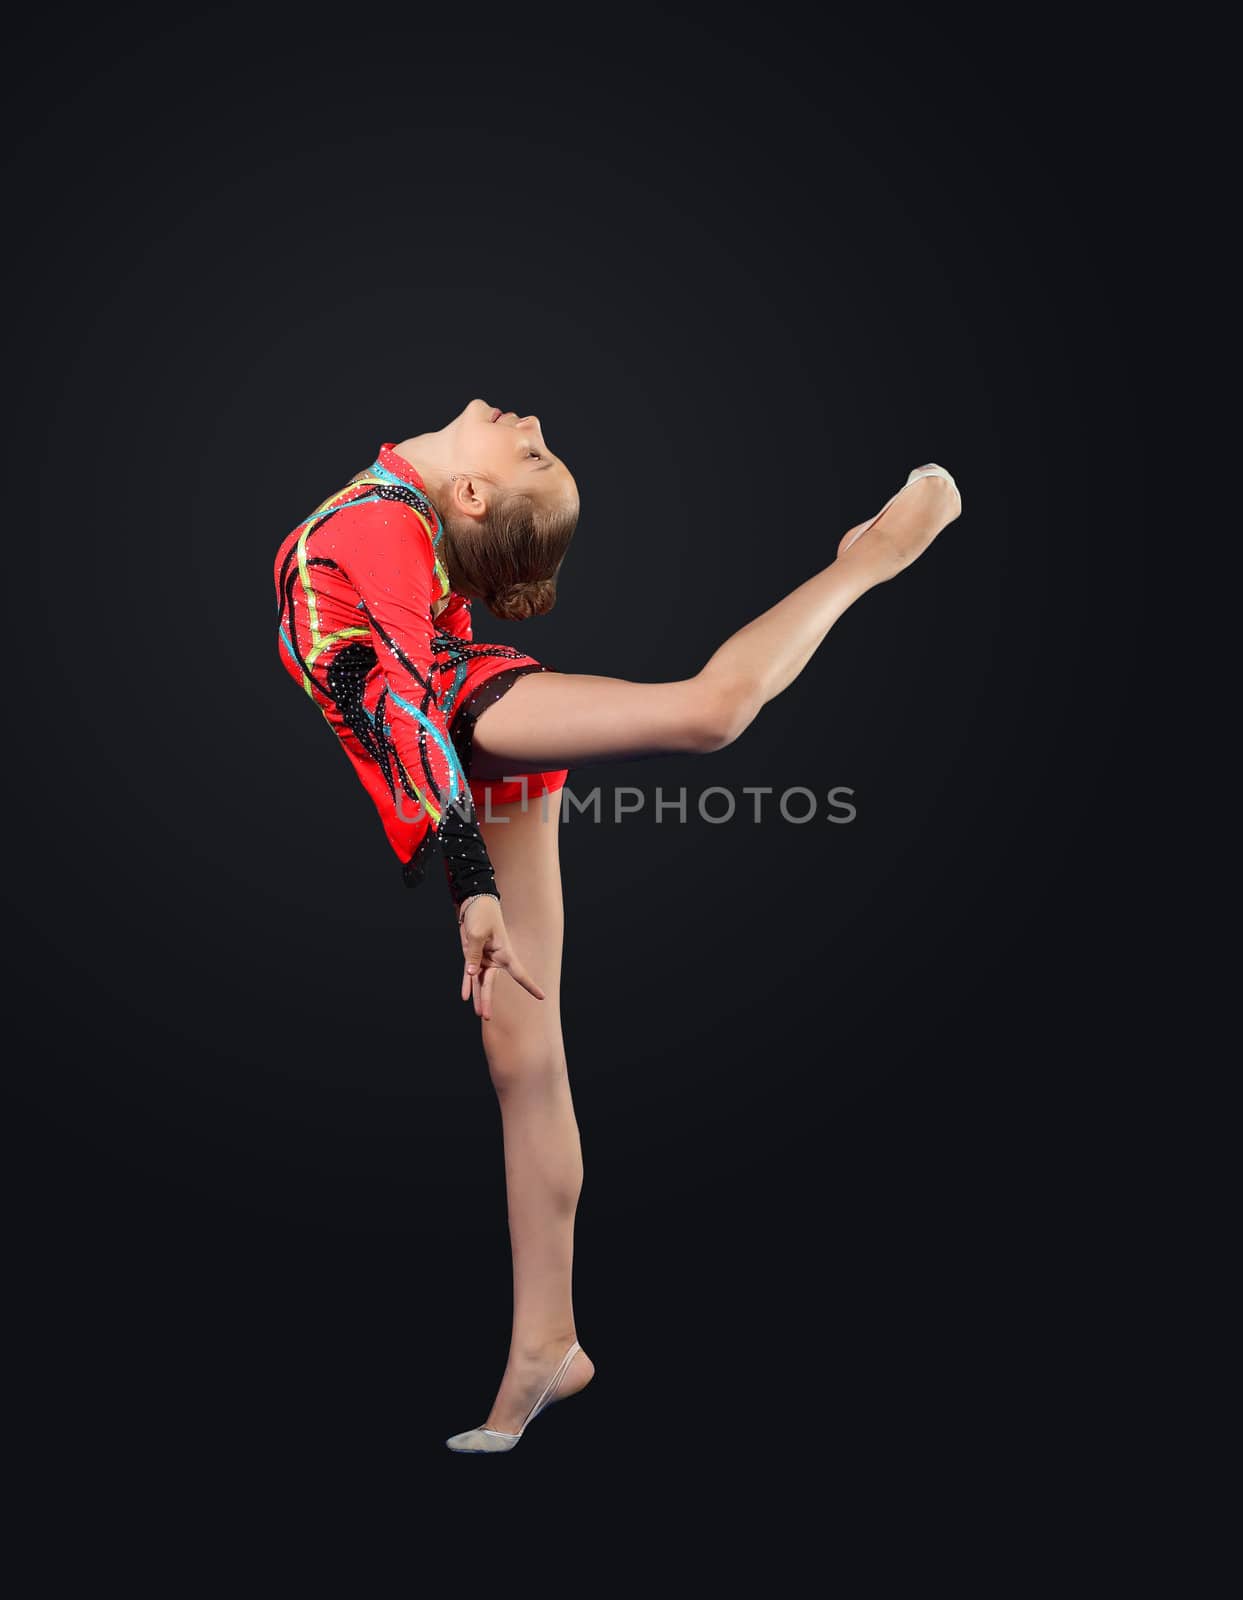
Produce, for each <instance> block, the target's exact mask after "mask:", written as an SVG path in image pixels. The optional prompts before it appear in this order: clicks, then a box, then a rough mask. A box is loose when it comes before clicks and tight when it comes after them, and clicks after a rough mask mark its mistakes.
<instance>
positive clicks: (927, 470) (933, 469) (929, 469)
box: [837, 461, 962, 556]
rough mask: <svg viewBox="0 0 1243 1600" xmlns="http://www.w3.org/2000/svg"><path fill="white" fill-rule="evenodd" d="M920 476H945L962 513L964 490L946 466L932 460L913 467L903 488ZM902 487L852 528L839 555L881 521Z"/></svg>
mask: <svg viewBox="0 0 1243 1600" xmlns="http://www.w3.org/2000/svg"><path fill="white" fill-rule="evenodd" d="M920 478H944V479H945V481H946V483H948V484H949V486H950V488H951V489H953V491H954V493H955V494H956V495H957V496H958V514H959V516H961V515H962V490H961V489H960V488H959V487H958V485H957V484H956V483H955V482H954V480H953V478H952V477H951V476H950V474H949V473H948V472H947V471H946V470H945V468H944V467H939V466H937V464H936V462H935V461H930V462H928V464H927V465H926V466H923V467H912V468H911V471H910V474H909V476H908V477H907V480H906V482H905V483H904V484H903V485H902V489H909V488H910V486H911V484H913V483H915V482H917V480H918V479H920ZM902 489H899V490H898V494H891V495H890V496H889V498H888V500H886V501H885V503H884V505H883V506H882V507H881V508H880V510H879V511H878V512H877V513H876V515H875V516H874V517H869V519H868V520H867V521H866V522H865V523H863V524H862V525H861V526H860V527H858V528H852V529H851V531H850V532H849V533H848V534H847V535H846V537H845V538H844V539H843V540H842V542H841V544H840V545H839V546H838V550H837V553H838V555H839V556H844V555H845V554H846V552H847V550H849V549H850V547H851V545H852V544H855V543H856V542H857V541H858V540H859V539H862V537H863V535H864V534H865V533H866V532H867V531H868V529H869V528H870V527H871V526H872V524H873V523H875V522H879V521H880V519H881V518H882V517H883V516H884V515H885V512H886V511H888V510H889V507H890V506H891V505H892V504H893V503H894V501H895V500H896V499H897V498H898V495H899V494H901V493H902Z"/></svg>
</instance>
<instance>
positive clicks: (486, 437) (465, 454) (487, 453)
mask: <svg viewBox="0 0 1243 1600" xmlns="http://www.w3.org/2000/svg"><path fill="white" fill-rule="evenodd" d="M445 433H446V434H447V435H448V440H449V443H450V447H451V448H450V454H451V457H452V470H453V471H454V472H458V473H461V474H463V475H465V476H469V475H470V473H472V472H478V473H481V474H484V475H486V477H487V478H488V479H489V480H490V481H491V482H493V483H497V484H500V485H501V486H502V487H504V488H506V489H510V490H518V489H522V490H525V491H526V492H527V493H528V494H531V495H534V496H535V498H536V499H537V500H541V501H543V502H545V503H546V504H548V505H553V504H556V503H559V502H565V501H569V500H573V499H576V498H577V494H578V490H577V487H576V485H575V483H574V477H573V474H572V473H571V472H570V469H569V468H568V467H567V466H566V464H565V462H564V461H562V460H561V458H560V456H557V455H554V454H553V452H552V451H551V450H550V449H549V448H548V446H547V444H546V443H545V441H544V434H543V430H542V429H541V428H540V420H539V418H538V417H534V416H531V417H520V416H518V415H517V413H516V412H513V411H502V410H501V408H500V407H499V406H490V405H489V404H488V402H487V401H486V400H471V401H469V402H468V403H467V404H466V406H465V407H464V408H463V409H462V411H460V412H459V413H458V415H457V416H456V417H455V418H454V419H453V421H452V422H451V423H450V424H449V426H448V428H446V429H445Z"/></svg>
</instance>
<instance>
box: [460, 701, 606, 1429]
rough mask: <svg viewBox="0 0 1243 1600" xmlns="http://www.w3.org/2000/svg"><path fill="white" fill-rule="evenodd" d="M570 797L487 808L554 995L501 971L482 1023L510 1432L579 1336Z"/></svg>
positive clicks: (586, 1371) (515, 915)
mask: <svg viewBox="0 0 1243 1600" xmlns="http://www.w3.org/2000/svg"><path fill="white" fill-rule="evenodd" d="M519 681H521V680H519ZM512 692H513V691H512V689H511V690H510V693H512ZM498 703H502V702H498ZM490 709H494V708H490ZM563 793H564V791H560V790H559V791H557V792H556V793H554V794H552V795H551V796H549V797H548V801H547V805H546V806H545V802H544V800H543V799H542V798H541V799H539V800H537V801H530V802H528V803H527V806H526V808H525V810H524V808H523V805H522V802H521V801H515V802H513V803H512V804H509V805H496V806H492V807H490V808H484V807H480V813H479V814H480V818H481V820H482V826H483V834H484V842H485V844H486V845H487V849H488V855H489V856H490V858H491V861H492V865H493V869H494V870H495V872H496V884H497V890H498V892H499V893H500V896H501V901H502V904H503V905H504V907H505V926H506V929H507V930H508V932H509V934H510V935H511V936H512V938H513V941H514V944H515V946H516V947H517V948H518V949H520V950H521V951H522V953H523V959H524V961H525V962H526V966H527V970H528V972H529V973H530V975H531V976H532V977H533V978H534V979H535V981H536V982H537V983H538V984H539V986H540V987H541V988H542V989H543V991H544V994H545V998H544V999H543V1000H536V999H535V998H534V996H533V995H530V994H528V993H527V991H526V990H525V989H523V988H522V987H521V986H520V985H519V984H517V983H515V982H514V981H513V979H512V978H509V977H508V976H506V974H505V973H503V972H498V973H497V975H496V978H495V980H494V983H495V987H494V988H493V991H492V1004H491V1010H492V1016H491V1019H490V1020H487V1021H483V1022H481V1024H480V1026H481V1028H482V1030H483V1047H484V1053H485V1054H486V1056H487V1059H488V1070H489V1072H490V1074H491V1077H492V1084H493V1087H494V1088H495V1090H496V1095H497V1099H498V1101H499V1103H500V1110H501V1123H502V1128H503V1132H504V1140H505V1183H506V1193H507V1196H508V1202H509V1236H510V1244H511V1247H512V1250H513V1269H514V1286H513V1293H514V1303H513V1326H512V1329H511V1333H510V1349H509V1361H508V1364H507V1366H506V1368H505V1373H504V1376H503V1377H502V1379H501V1386H500V1390H499V1392H498V1393H497V1396H496V1399H495V1400H494V1402H493V1404H492V1410H491V1412H490V1413H489V1415H488V1417H487V1418H486V1419H485V1421H484V1424H483V1426H485V1427H489V1428H498V1429H500V1430H502V1431H503V1432H506V1433H515V1432H517V1430H518V1429H519V1428H520V1427H521V1425H522V1422H523V1419H524V1418H525V1416H526V1414H527V1412H528V1410H529V1409H530V1407H531V1406H532V1405H533V1404H534V1403H535V1401H536V1400H537V1399H538V1398H539V1394H540V1391H541V1390H542V1389H543V1387H544V1385H545V1384H546V1383H547V1382H548V1379H549V1377H550V1376H551V1375H552V1374H553V1372H554V1371H555V1370H556V1366H557V1363H558V1362H559V1361H560V1359H561V1357H562V1356H564V1354H565V1352H566V1351H567V1350H568V1349H569V1347H570V1345H571V1344H572V1343H573V1342H574V1340H575V1339H576V1338H577V1337H578V1335H577V1331H576V1329H575V1323H574V1305H573V1294H572V1283H571V1279H572V1267H573V1258H574V1217H575V1212H576V1211H577V1208H578V1198H579V1194H580V1192H581V1190H582V1185H583V1157H582V1147H581V1143H580V1140H579V1132H578V1123H577V1121H576V1119H575V1116H574V1105H573V1101H572V1099H571V1096H570V1080H569V1073H568V1068H567V1063H566V1055H565V1043H564V1040H563V1038H562V1035H561V954H562V944H563V939H564V927H565V918H564V908H563V904H562V898H561V864H560V857H559V850H558V844H559V837H560V813H561V798H562V794H563ZM545 809H546V810H547V817H545V816H544V812H545ZM489 810H490V812H491V820H489V819H488V812H489ZM594 1371H595V1368H594V1366H593V1365H592V1362H591V1359H590V1357H589V1356H588V1355H587V1354H586V1352H585V1351H582V1350H580V1351H579V1352H578V1353H577V1354H576V1355H575V1357H574V1360H573V1361H572V1362H571V1364H570V1367H569V1369H568V1371H567V1372H566V1375H565V1377H564V1379H563V1380H562V1382H561V1384H560V1386H559V1388H558V1390H557V1397H558V1399H563V1398H565V1397H566V1396H568V1395H571V1394H574V1393H575V1392H577V1390H579V1389H581V1388H583V1387H584V1385H585V1384H587V1383H589V1382H590V1381H591V1377H592V1375H593V1373H594Z"/></svg>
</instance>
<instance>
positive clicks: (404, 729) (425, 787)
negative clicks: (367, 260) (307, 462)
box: [273, 444, 568, 905]
mask: <svg viewBox="0 0 1243 1600" xmlns="http://www.w3.org/2000/svg"><path fill="white" fill-rule="evenodd" d="M442 532H443V530H442V527H441V523H440V518H439V514H438V513H437V511H436V508H435V506H434V505H433V504H432V501H431V500H430V498H429V497H428V493H427V486H426V484H425V483H424V482H423V479H422V477H421V476H420V474H419V472H418V470H417V469H416V468H415V466H414V465H413V464H412V463H411V462H409V461H407V460H406V459H405V457H404V456H399V455H397V454H396V452H395V451H394V449H393V446H392V444H383V445H381V446H380V451H379V455H378V456H377V458H376V460H375V462H374V463H373V464H372V465H371V466H370V467H368V468H367V470H366V471H365V472H360V473H359V474H358V475H357V476H356V477H355V478H352V479H351V480H350V482H349V483H348V484H346V486H345V487H344V488H343V489H341V490H339V491H338V492H337V493H336V494H334V495H331V496H330V497H329V498H328V499H327V500H325V501H324V502H323V504H322V505H320V506H319V507H318V508H317V509H316V510H315V511H314V512H313V513H312V514H311V515H310V516H309V517H308V518H307V519H306V520H305V521H304V522H300V523H299V524H298V526H297V527H296V528H294V529H293V531H292V532H291V533H290V534H288V535H287V536H286V538H285V539H284V540H283V541H282V543H281V546H280V549H279V550H278V551H277V555H276V562H275V566H274V569H273V575H274V578H275V582H276V605H277V619H278V631H277V648H278V650H279V651H280V657H281V661H282V663H283V665H284V666H285V668H286V670H287V671H288V672H289V674H290V676H291V677H292V678H293V680H294V681H295V683H298V684H299V685H300V686H301V687H302V688H304V689H305V690H306V692H307V694H308V695H309V696H310V698H311V699H312V701H313V702H314V703H315V704H316V705H317V706H318V707H319V709H320V711H321V712H322V713H323V715H324V718H325V720H326V721H327V723H328V725H329V727H330V728H331V729H332V730H333V732H334V733H335V734H336V735H337V737H338V739H339V740H340V741H341V744H342V747H343V748H344V750H345V753H346V754H347V755H348V756H349V758H350V760H351V762H352V763H353V765H354V768H355V770H356V772H357V773H358V776H359V778H360V779H361V780H362V784H363V787H364V788H365V789H366V790H367V792H368V794H370V796H371V798H372V800H373V801H374V802H375V805H376V808H377V810H378V811H379V813H380V820H381V821H382V823H383V824H384V831H385V833H386V834H387V835H388V840H389V843H390V844H391V845H392V847H393V849H394V850H395V851H396V853H397V855H398V857H399V858H400V860H401V862H402V868H403V875H404V878H405V881H406V883H407V884H408V885H409V886H410V887H411V888H413V887H414V886H415V885H417V884H419V883H421V882H422V881H423V878H424V876H425V874H426V869H427V863H428V858H429V856H430V855H431V853H432V851H433V849H434V848H436V847H437V846H439V850H440V854H441V856H442V858H443V860H444V863H445V874H446V877H447V879H448V882H449V892H450V894H451V896H452V898H453V902H454V904H455V905H458V904H460V903H461V901H462V900H464V899H465V897H466V896H467V895H468V894H475V893H478V892H479V891H480V890H490V891H491V892H493V893H495V892H496V880H495V877H494V875H493V872H492V864H491V862H490V861H489V859H488V853H487V850H486V848H485V846H484V842H483V836H482V833H481V831H480V827H479V818H478V814H477V811H476V801H478V802H479V803H483V802H484V800H485V796H489V795H490V796H491V798H492V801H493V802H494V803H499V802H501V801H505V800H518V799H521V798H522V795H523V793H524V791H525V793H526V794H527V795H528V796H535V795H539V794H544V793H548V792H551V791H553V790H556V789H559V788H561V786H562V785H563V784H564V783H565V780H566V778H567V776H568V771H567V769H564V768H562V769H560V770H558V771H550V772H541V773H530V774H527V775H526V776H524V777H522V778H518V779H516V780H514V781H510V782H504V781H501V780H479V779H472V778H470V776H469V774H470V755H471V746H472V734H473V729H474V724H475V719H476V718H477V717H478V715H479V713H480V711H482V709H483V708H484V706H486V705H490V704H491V703H492V701H494V700H496V699H498V698H499V697H500V696H501V695H502V694H504V693H505V691H506V690H507V689H508V688H509V687H510V685H511V684H512V683H513V682H514V681H515V680H516V679H517V678H519V677H521V676H522V675H523V674H524V673H527V672H553V671H556V668H554V667H549V666H546V665H544V664H542V663H541V662H538V661H536V659H535V658H534V656H530V655H526V654H524V653H523V652H522V651H520V650H514V649H512V648H511V647H510V646H509V645H489V644H475V643H474V641H473V640H472V638H471V615H470V602H469V601H468V600H467V599H466V598H465V597H464V596H463V595H460V594H458V593H456V591H454V590H452V589H451V588H450V586H449V575H448V572H447V570H446V568H445V565H444V562H443V561H442V559H441V557H440V553H439V545H440V540H441V536H442Z"/></svg>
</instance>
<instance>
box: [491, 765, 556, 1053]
mask: <svg viewBox="0 0 1243 1600" xmlns="http://www.w3.org/2000/svg"><path fill="white" fill-rule="evenodd" d="M564 793H565V790H564V789H556V790H554V791H553V792H552V793H551V794H548V795H546V796H544V795H541V796H539V797H538V798H537V799H534V800H530V801H528V802H527V803H526V805H525V807H524V806H523V803H522V801H521V800H518V801H513V802H510V803H507V804H504V805H496V806H492V807H490V808H489V809H490V810H491V820H488V818H487V816H486V815H485V814H484V813H483V812H482V811H481V812H480V813H479V817H480V826H481V827H482V830H483V839H484V844H485V845H486V846H487V850H488V855H489V857H490V859H491V862H492V868H493V871H494V872H495V873H496V889H497V893H498V894H499V895H500V897H501V909H502V911H503V912H504V916H505V931H506V932H507V933H508V935H509V937H510V939H512V941H513V945H514V949H515V951H516V952H517V954H518V957H519V959H520V960H521V962H522V964H523V966H524V967H525V968H526V970H527V971H528V972H529V973H530V975H531V976H532V977H533V978H534V979H535V981H536V983H538V984H539V986H540V988H541V989H543V991H544V995H545V998H544V999H543V1000H537V999H536V998H535V996H534V995H532V994H528V993H527V991H526V990H525V989H524V988H523V987H522V985H521V984H518V983H515V982H514V980H513V979H512V978H510V977H509V976H508V975H507V974H505V973H504V972H498V973H497V975H496V977H495V979H493V989H492V1018H491V1021H490V1022H485V1023H483V1038H484V1044H485V1046H486V1045H487V1044H488V1041H489V1038H492V1039H496V1040H500V1039H503V1038H511V1039H512V1038H519V1039H520V1040H521V1042H522V1044H523V1045H524V1046H525V1045H527V1044H530V1045H533V1046H537V1047H541V1048H547V1049H550V1050H552V1051H553V1052H554V1053H556V1054H560V1053H561V1052H562V1051H563V1049H564V1045H563V1043H562V1038H561V955H562V949H563V945H564V938H565V910H564V904H563V901H562V897H561V858H560V833H561V806H562V796H563V795H564Z"/></svg>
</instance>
